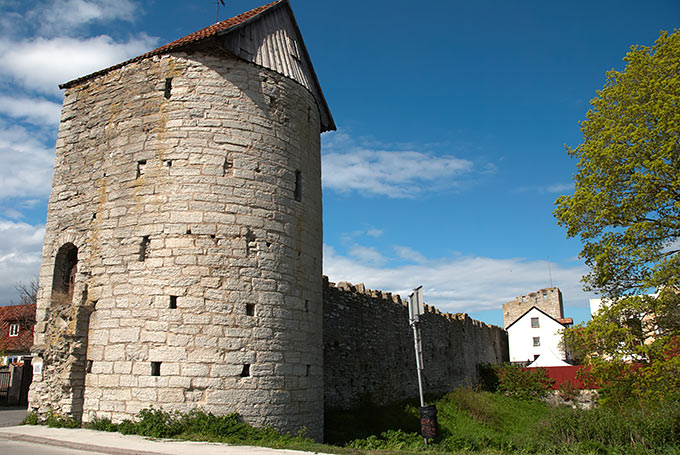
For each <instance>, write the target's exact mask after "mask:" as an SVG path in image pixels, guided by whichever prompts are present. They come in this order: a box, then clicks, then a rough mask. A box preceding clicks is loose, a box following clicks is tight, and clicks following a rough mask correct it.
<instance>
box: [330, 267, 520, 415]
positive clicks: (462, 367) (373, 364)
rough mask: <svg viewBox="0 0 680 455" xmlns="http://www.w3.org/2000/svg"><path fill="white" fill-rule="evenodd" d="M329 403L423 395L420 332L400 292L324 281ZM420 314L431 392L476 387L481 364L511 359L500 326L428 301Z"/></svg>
mask: <svg viewBox="0 0 680 455" xmlns="http://www.w3.org/2000/svg"><path fill="white" fill-rule="evenodd" d="M323 292H324V298H323V300H324V308H323V312H324V317H323V345H324V368H323V372H324V378H323V380H324V401H325V404H326V406H327V407H332V408H347V407H349V406H352V405H357V404H359V402H360V401H362V400H363V401H364V402H365V401H366V400H369V401H370V402H372V403H374V404H386V403H390V402H394V401H400V400H403V399H404V398H407V397H412V396H415V395H417V393H418V378H417V375H416V357H415V351H414V348H413V332H412V331H411V328H410V326H409V324H408V308H407V307H406V302H405V301H402V300H401V297H399V296H398V295H392V294H390V293H389V292H385V293H383V292H380V291H375V290H370V289H366V288H365V287H364V285H363V284H358V285H355V286H353V285H351V284H349V283H345V282H340V283H338V284H337V285H334V284H333V283H328V281H327V280H324V289H323ZM425 311H426V312H425V314H424V315H422V316H420V321H421V323H420V325H421V333H422V344H423V361H424V365H425V370H424V381H423V382H424V384H423V387H424V389H425V391H426V392H427V393H436V392H447V391H450V390H452V389H454V388H455V387H457V386H461V385H467V384H474V381H475V379H476V376H477V366H478V365H479V364H488V363H503V362H507V361H508V360H509V357H508V337H507V333H506V332H505V330H503V329H501V328H500V327H496V326H492V325H487V324H485V323H483V322H480V321H476V320H474V319H471V318H470V317H468V315H467V314H460V313H459V314H449V313H441V312H439V310H437V309H436V308H434V307H431V306H428V305H425Z"/></svg>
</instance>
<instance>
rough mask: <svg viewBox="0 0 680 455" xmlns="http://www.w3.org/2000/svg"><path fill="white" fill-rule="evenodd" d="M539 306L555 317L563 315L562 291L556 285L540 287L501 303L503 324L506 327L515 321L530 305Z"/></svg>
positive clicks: (558, 317)
mask: <svg viewBox="0 0 680 455" xmlns="http://www.w3.org/2000/svg"><path fill="white" fill-rule="evenodd" d="M534 306H535V307H537V308H540V309H541V310H542V311H544V312H545V313H547V314H549V315H550V316H552V317H553V318H555V319H560V318H563V317H564V305H563V303H562V291H560V289H559V288H557V287H552V288H545V289H540V290H538V291H536V292H530V293H529V294H526V295H520V296H519V297H515V298H514V299H513V300H511V301H510V302H507V303H504V304H503V324H504V326H505V327H506V328H507V327H508V326H509V325H510V324H512V323H513V322H515V321H516V320H517V319H519V318H520V316H522V315H523V314H524V313H526V312H527V311H529V310H530V309H531V307H534Z"/></svg>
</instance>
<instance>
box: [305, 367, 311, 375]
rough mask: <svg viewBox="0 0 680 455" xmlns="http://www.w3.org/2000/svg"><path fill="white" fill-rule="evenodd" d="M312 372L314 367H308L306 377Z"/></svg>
mask: <svg viewBox="0 0 680 455" xmlns="http://www.w3.org/2000/svg"><path fill="white" fill-rule="evenodd" d="M311 371H312V366H311V365H307V369H306V370H305V376H309V373H310V372H311Z"/></svg>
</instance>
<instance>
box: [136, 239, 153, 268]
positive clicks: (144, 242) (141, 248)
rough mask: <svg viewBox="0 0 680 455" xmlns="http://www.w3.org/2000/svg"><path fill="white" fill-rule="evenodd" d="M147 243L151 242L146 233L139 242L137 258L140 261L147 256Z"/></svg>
mask: <svg viewBox="0 0 680 455" xmlns="http://www.w3.org/2000/svg"><path fill="white" fill-rule="evenodd" d="M149 243H151V239H150V238H149V236H148V235H145V236H144V237H142V242H141V243H140V244H139V260H140V262H144V261H145V260H146V258H148V257H149Z"/></svg>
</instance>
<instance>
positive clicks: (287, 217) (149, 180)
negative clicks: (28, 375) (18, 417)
mask: <svg viewBox="0 0 680 455" xmlns="http://www.w3.org/2000/svg"><path fill="white" fill-rule="evenodd" d="M61 87H62V88H65V89H66V92H65V97H64V105H63V111H62V116H61V125H60V129H59V136H58V140H57V151H56V160H55V167H54V169H55V170H54V180H53V187H52V194H51V196H50V201H49V209H48V217H47V227H46V234H45V244H44V248H43V263H42V268H41V271H40V290H39V296H38V310H37V319H38V323H37V325H36V334H35V343H36V344H35V348H34V362H35V364H36V366H35V372H36V374H35V377H34V382H33V385H32V386H31V391H30V408H31V409H32V410H34V411H37V412H39V413H40V414H44V413H46V412H47V411H48V409H49V408H52V409H54V410H55V411H57V412H60V413H63V414H66V415H71V416H73V417H75V418H77V419H80V418H82V419H83V421H88V420H91V419H92V418H93V417H94V416H97V417H100V418H101V417H103V418H111V419H113V420H114V421H119V420H121V419H124V418H129V417H131V416H134V415H135V414H136V413H137V412H138V411H139V410H140V409H143V408H146V407H149V406H154V407H157V408H158V407H161V408H164V409H168V410H174V409H176V410H180V411H186V410H190V409H193V408H202V409H205V410H207V411H211V412H215V413H228V412H233V411H238V412H239V413H240V414H241V415H242V416H243V417H244V418H245V419H246V420H247V421H249V422H251V423H254V424H257V425H272V426H274V427H276V428H278V429H280V430H284V431H289V432H296V431H298V430H299V429H300V428H302V427H306V428H307V432H308V434H309V435H310V436H312V437H315V438H317V439H321V437H322V425H323V390H322V387H323V384H322V367H323V365H322V354H323V352H322V350H323V348H322V333H321V332H322V272H321V259H322V258H321V254H322V253H321V251H322V217H321V163H320V159H321V158H320V141H319V135H320V132H323V131H329V130H333V129H335V125H334V123H333V119H332V117H331V114H330V112H329V110H328V106H327V105H326V102H325V100H324V97H323V95H322V92H321V88H320V86H319V83H318V81H317V78H316V76H315V73H314V70H313V68H312V65H311V61H310V59H309V56H308V54H307V51H306V48H305V46H304V43H303V41H302V37H301V35H300V31H299V29H298V27H297V25H296V22H295V19H294V17H293V13H292V11H291V9H290V5H289V4H288V1H287V0H278V1H276V2H274V3H271V4H269V5H266V6H263V7H260V8H257V9H254V10H252V11H249V12H247V13H244V14H241V15H239V16H236V17H234V18H231V19H228V20H226V21H223V22H220V23H217V24H215V25H212V26H210V27H208V28H206V29H203V30H200V31H198V32H196V33H193V34H191V35H188V36H186V37H184V38H181V39H179V40H177V41H174V42H172V43H170V44H168V45H165V46H163V47H160V48H158V49H156V50H154V51H152V52H149V53H147V54H144V55H142V56H140V57H137V58H134V59H132V60H129V61H127V62H124V63H121V64H119V65H116V66H113V67H111V68H108V69H105V70H102V71H99V72H97V73H94V74H91V75H89V76H85V77H83V78H80V79H77V80H74V81H71V82H68V83H66V84H64V85H62V86H61Z"/></svg>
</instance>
